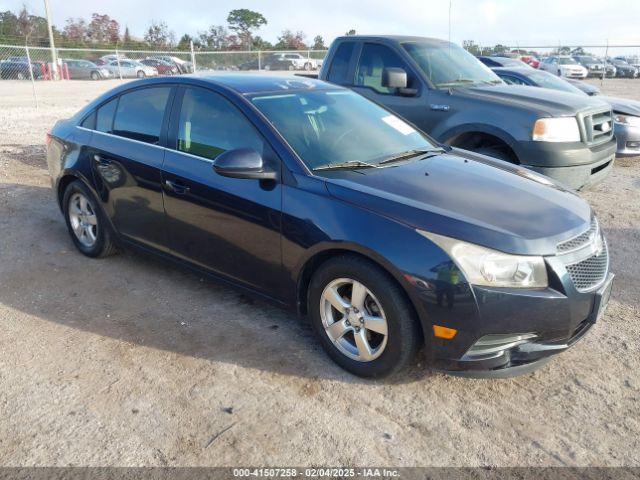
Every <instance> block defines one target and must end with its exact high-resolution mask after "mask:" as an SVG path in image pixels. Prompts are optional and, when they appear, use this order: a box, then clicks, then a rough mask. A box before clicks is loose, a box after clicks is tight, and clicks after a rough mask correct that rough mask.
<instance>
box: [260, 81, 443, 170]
mask: <svg viewBox="0 0 640 480" xmlns="http://www.w3.org/2000/svg"><path fill="white" fill-rule="evenodd" d="M251 102H252V103H253V104H254V105H255V106H256V107H257V108H258V109H259V110H260V111H261V112H262V113H263V114H264V115H265V116H266V117H267V119H268V120H269V121H270V122H271V123H272V124H273V126H274V127H275V128H276V129H277V130H278V131H279V132H280V134H281V135H282V136H283V137H284V139H285V140H286V141H287V142H288V143H289V145H291V147H292V148H293V149H294V150H295V152H296V153H297V154H298V156H299V157H300V158H301V159H302V161H303V162H304V163H305V164H306V165H307V167H309V169H311V170H313V169H315V168H318V167H327V166H331V165H338V164H344V163H345V162H361V163H367V164H376V163H379V162H381V161H384V160H385V159H387V158H388V157H390V156H392V155H396V154H400V153H403V152H408V151H410V150H429V149H434V148H436V146H435V145H434V144H433V143H431V142H430V141H429V139H427V138H426V137H425V136H424V135H423V134H421V133H420V132H418V131H416V130H415V129H414V128H413V127H412V126H411V125H409V124H408V123H406V122H405V121H403V120H401V119H400V118H398V117H396V116H395V115H393V114H392V113H390V112H388V111H387V110H385V109H383V108H382V107H379V106H378V105H376V104H375V103H373V102H371V101H369V100H367V99H365V98H364V97H362V96H360V95H358V94H357V93H354V92H351V91H348V90H315V91H308V90H306V91H299V92H288V93H276V94H269V95H257V96H254V97H252V98H251Z"/></svg>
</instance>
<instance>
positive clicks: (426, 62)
mask: <svg viewBox="0 0 640 480" xmlns="http://www.w3.org/2000/svg"><path fill="white" fill-rule="evenodd" d="M402 46H403V47H404V49H405V50H406V51H407V52H408V53H409V55H411V57H412V58H413V59H414V60H415V62H416V63H417V64H418V65H419V66H420V68H421V69H422V71H423V72H424V74H425V75H426V76H427V77H428V78H429V80H431V82H432V83H433V85H434V86H436V87H443V88H445V87H451V86H456V85H471V84H481V83H485V84H487V83H502V81H501V80H500V78H498V76H497V75H496V74H495V73H493V72H492V71H491V70H490V69H489V67H487V66H486V65H484V64H483V63H482V62H481V61H480V60H478V59H477V58H475V57H474V56H473V55H471V54H470V53H469V52H467V51H466V50H465V49H463V48H462V47H459V46H458V45H455V44H453V43H436V44H434V43H404V44H403V45H402Z"/></svg>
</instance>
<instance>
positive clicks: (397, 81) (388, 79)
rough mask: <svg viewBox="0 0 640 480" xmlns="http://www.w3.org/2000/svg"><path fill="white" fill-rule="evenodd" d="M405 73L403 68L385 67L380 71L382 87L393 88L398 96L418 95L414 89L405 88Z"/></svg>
mask: <svg viewBox="0 0 640 480" xmlns="http://www.w3.org/2000/svg"><path fill="white" fill-rule="evenodd" d="M407 84H408V80H407V72H406V71H405V70H404V69H403V68H396V67H387V68H385V69H384V70H382V86H383V87H387V88H395V89H396V92H397V93H398V94H399V95H403V96H406V97H412V96H414V95H417V94H418V90H417V89H415V88H407Z"/></svg>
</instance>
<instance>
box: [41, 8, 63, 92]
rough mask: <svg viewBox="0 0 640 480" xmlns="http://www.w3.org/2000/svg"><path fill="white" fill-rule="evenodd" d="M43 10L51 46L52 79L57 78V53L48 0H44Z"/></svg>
mask: <svg viewBox="0 0 640 480" xmlns="http://www.w3.org/2000/svg"><path fill="white" fill-rule="evenodd" d="M44 10H45V13H46V15H47V27H48V29H49V47H50V48H51V62H52V66H51V69H52V73H53V79H54V80H58V79H59V78H60V77H59V76H58V55H57V53H56V46H55V45H54V43H53V24H52V23H51V8H50V7H49V0H44Z"/></svg>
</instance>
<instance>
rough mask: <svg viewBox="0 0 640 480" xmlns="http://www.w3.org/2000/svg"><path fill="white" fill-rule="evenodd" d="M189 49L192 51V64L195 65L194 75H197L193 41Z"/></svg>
mask: <svg viewBox="0 0 640 480" xmlns="http://www.w3.org/2000/svg"><path fill="white" fill-rule="evenodd" d="M189 47H190V49H191V64H192V65H193V73H196V54H195V52H194V51H193V40H191V41H190V42H189Z"/></svg>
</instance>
